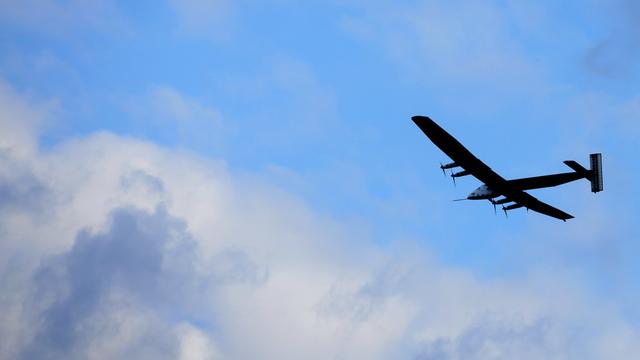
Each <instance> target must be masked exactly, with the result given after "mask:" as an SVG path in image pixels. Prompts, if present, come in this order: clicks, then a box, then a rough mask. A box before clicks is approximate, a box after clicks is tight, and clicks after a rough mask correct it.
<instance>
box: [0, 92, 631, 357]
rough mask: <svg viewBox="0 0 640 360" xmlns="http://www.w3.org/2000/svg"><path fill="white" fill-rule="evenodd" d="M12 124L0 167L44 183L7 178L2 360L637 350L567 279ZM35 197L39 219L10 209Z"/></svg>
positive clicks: (627, 331) (179, 155) (257, 186)
mask: <svg viewBox="0 0 640 360" xmlns="http://www.w3.org/2000/svg"><path fill="white" fill-rule="evenodd" d="M7 98H9V99H22V97H21V96H20V95H19V94H16V93H15V91H13V90H11V89H10V88H7V89H6V91H5V92H4V93H2V94H1V96H0V102H1V101H7ZM18 103H19V104H22V105H20V106H23V107H24V108H25V109H23V110H25V111H22V112H15V115H11V116H8V115H7V116H1V117H0V119H2V121H1V122H0V126H3V127H11V126H17V125H16V124H19V123H20V121H21V120H22V118H21V117H22V116H26V115H28V114H31V112H29V111H26V110H28V109H32V108H38V106H39V105H38V104H37V103H36V104H34V103H33V101H30V100H24V99H23V100H21V102H18ZM2 111H5V110H4V109H3V110H2ZM25 114H26V115H25ZM18 127H19V126H18ZM24 134H31V135H25V136H26V138H25V139H30V140H28V141H24V143H23V142H22V141H20V142H16V141H10V140H9V139H8V138H7V137H8V136H9V135H7V134H6V133H4V132H3V133H0V139H1V141H2V142H0V143H2V144H5V145H4V148H5V153H4V154H5V155H4V156H2V157H0V165H2V167H0V168H1V169H5V168H6V167H5V166H7V163H12V164H14V165H12V166H18V167H20V166H22V167H24V168H27V169H30V170H29V171H26V170H25V172H26V173H27V174H29V175H28V176H27V177H29V178H30V179H32V180H31V181H32V182H34V183H41V184H45V185H43V188H44V189H46V190H44V191H43V193H46V194H48V195H47V196H43V197H38V196H40V195H33V194H31V193H30V192H28V191H27V192H24V191H21V190H19V189H20V188H19V187H18V186H17V184H18V183H20V182H22V181H24V180H23V179H24V176H18V177H5V179H4V180H3V181H4V185H3V186H4V189H7V190H5V192H8V193H10V194H11V199H12V202H13V203H14V204H16V205H14V206H12V207H7V208H5V209H4V210H3V211H4V212H5V213H7V216H3V217H2V219H0V233H1V234H2V237H1V239H2V240H1V241H0V254H1V255H0V279H1V280H2V281H0V306H1V308H2V309H3V311H2V312H0V357H2V358H24V359H28V358H45V359H46V358H50V359H59V358H71V359H74V358H83V359H84V358H90V359H100V358H154V359H155V358H183V359H211V358H229V359H255V358H274V359H286V358H293V359H296V358H307V359H308V358H311V359H314V358H317V359H326V358H348V359H361V358H366V359H375V358H421V359H442V358H461V357H464V358H467V357H469V358H514V357H516V358H539V357H540V356H542V357H549V358H567V357H569V358H571V357H578V358H611V357H618V358H624V357H630V356H632V355H634V354H636V353H637V352H638V350H639V349H638V348H637V346H638V345H637V344H638V335H639V333H638V331H637V329H635V328H634V327H633V326H632V325H630V324H629V323H628V322H627V321H626V320H625V319H624V317H622V316H621V315H620V314H619V313H618V311H617V308H616V307H615V306H614V305H609V306H603V302H602V301H601V300H599V299H597V298H593V297H592V296H589V295H588V294H586V293H585V292H583V291H582V290H580V286H578V285H576V284H575V283H574V282H573V281H572V280H573V279H571V278H570V277H563V276H562V275H561V274H558V273H554V274H545V273H539V274H530V275H526V276H522V277H518V278H510V279H499V278H495V279H479V278H477V277H475V276H474V275H473V274H471V273H469V272H467V271H465V270H463V269H455V268H451V267H447V266H444V265H442V264H440V263H439V262H438V261H437V260H435V259H434V258H433V257H431V256H429V255H428V254H426V253H425V250H424V249H421V248H414V247H404V246H401V245H397V246H390V248H389V249H381V248H379V247H378V246H376V245H374V244H373V243H372V242H370V241H369V240H368V239H366V238H361V237H357V236H354V234H357V233H358V232H357V230H354V229H350V228H349V226H348V225H344V224H341V223H340V221H338V220H335V219H331V218H328V217H327V216H325V215H322V214H318V213H317V212H315V211H313V210H312V209H310V208H309V207H308V206H306V205H305V204H304V202H302V201H301V200H300V199H297V198H296V197H295V196H293V195H291V194H288V193H287V192H286V191H283V190H281V189H277V188H274V187H272V186H270V185H269V184H264V183H260V182H259V181H256V180H255V179H254V178H252V177H250V176H247V175H242V176H241V175H237V174H234V173H232V172H230V171H229V170H228V169H227V168H226V166H225V164H224V162H220V161H213V160H209V159H203V158H198V157H196V156H194V155H191V154H187V153H183V152H180V151H174V150H170V149H166V148H162V147H159V146H157V145H155V144H152V143H148V142H144V141H141V140H137V139H134V138H127V137H122V136H118V135H114V134H110V133H96V134H92V135H89V136H86V137H82V138H77V139H70V140H68V141H66V142H64V143H61V144H58V145H57V146H55V147H54V148H52V149H49V150H41V149H38V147H37V137H36V136H35V135H34V133H32V132H29V131H26V130H25V132H24ZM29 144H36V146H35V147H34V146H32V145H29ZM27 148H28V149H31V150H28V151H27V150H25V149H27ZM16 154H21V155H16ZM15 164H17V165H15ZM3 171H4V170H3ZM3 175H4V174H3ZM35 194H38V192H35ZM34 196H35V197H36V198H37V199H40V200H38V201H35V202H36V203H38V204H39V206H40V207H43V208H44V209H45V210H44V211H45V212H46V213H47V216H41V215H38V214H37V212H36V211H34V210H32V209H31V206H23V207H20V206H18V204H22V203H26V204H31V203H33V202H34V200H33V197H34ZM594 309H598V310H597V312H596V310H594ZM612 354H613V356H612Z"/></svg>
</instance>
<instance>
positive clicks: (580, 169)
mask: <svg viewBox="0 0 640 360" xmlns="http://www.w3.org/2000/svg"><path fill="white" fill-rule="evenodd" d="M589 157H590V159H591V170H587V169H585V168H584V166H582V165H580V164H578V163H577V162H575V161H573V160H567V161H565V162H564V163H565V164H566V165H567V166H568V167H570V168H572V169H573V171H575V172H577V173H578V174H581V175H582V176H584V177H585V178H586V179H587V180H589V181H590V182H591V191H592V192H594V193H597V192H600V191H602V190H603V183H602V154H599V153H598V154H591V155H589Z"/></svg>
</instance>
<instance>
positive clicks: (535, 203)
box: [411, 116, 573, 221]
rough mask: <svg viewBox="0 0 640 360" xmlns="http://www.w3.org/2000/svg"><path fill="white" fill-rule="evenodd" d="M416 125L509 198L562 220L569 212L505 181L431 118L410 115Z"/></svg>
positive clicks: (445, 150) (447, 152)
mask: <svg viewBox="0 0 640 360" xmlns="http://www.w3.org/2000/svg"><path fill="white" fill-rule="evenodd" d="M411 120H413V122H414V123H416V125H418V127H419V128H420V130H422V132H424V134H425V135H427V137H428V138H429V139H430V140H431V141H432V142H433V143H434V144H436V146H437V147H439V148H440V150H442V152H444V153H445V154H447V155H448V156H449V157H450V158H451V159H452V160H453V161H454V162H455V163H456V164H457V165H458V166H460V167H462V168H463V169H465V170H467V171H468V172H469V173H470V174H471V175H473V176H475V177H476V178H477V179H478V180H480V181H482V182H483V183H485V184H487V185H488V186H489V187H490V188H492V189H494V190H497V191H499V192H500V193H502V194H503V195H504V196H505V197H507V198H508V199H509V200H511V201H513V202H515V203H517V204H519V205H522V206H524V207H526V208H527V209H529V210H533V211H536V212H539V213H541V214H544V215H548V216H551V217H554V218H556V219H560V220H563V221H566V220H567V219H572V218H573V216H571V215H569V214H567V213H565V212H564V211H562V210H560V209H556V208H554V207H553V206H551V205H549V204H545V203H543V202H542V201H540V200H538V199H536V198H535V197H533V196H531V195H529V194H527V193H526V192H524V191H522V190H518V189H517V188H514V187H513V186H511V185H510V184H509V182H508V181H507V180H505V179H504V178H503V177H502V176H500V175H498V174H497V173H496V172H495V171H493V170H491V168H490V167H489V166H487V165H486V164H485V163H483V162H482V161H480V159H478V158H477V157H475V156H474V155H473V154H472V153H471V152H470V151H469V150H467V149H466V148H465V147H464V146H463V145H462V144H460V142H459V141H458V140H456V139H455V138H454V137H453V136H451V135H450V134H449V133H448V132H446V131H445V130H444V129H443V128H441V127H440V126H438V124H436V123H435V122H434V121H433V120H431V119H430V118H428V117H426V116H414V117H412V118H411Z"/></svg>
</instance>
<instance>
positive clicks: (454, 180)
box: [451, 174, 456, 187]
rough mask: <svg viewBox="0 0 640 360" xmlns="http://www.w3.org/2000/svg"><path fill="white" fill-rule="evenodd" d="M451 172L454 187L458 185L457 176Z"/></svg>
mask: <svg viewBox="0 0 640 360" xmlns="http://www.w3.org/2000/svg"><path fill="white" fill-rule="evenodd" d="M453 175H454V174H451V178H452V179H453V187H456V177H455V176H453Z"/></svg>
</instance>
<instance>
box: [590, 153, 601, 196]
mask: <svg viewBox="0 0 640 360" xmlns="http://www.w3.org/2000/svg"><path fill="white" fill-rule="evenodd" d="M589 157H590V158H591V171H590V172H591V174H590V177H589V180H590V181H591V192H594V193H597V192H600V191H602V190H603V189H604V184H603V182H602V154H600V153H597V154H591V155H589Z"/></svg>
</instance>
